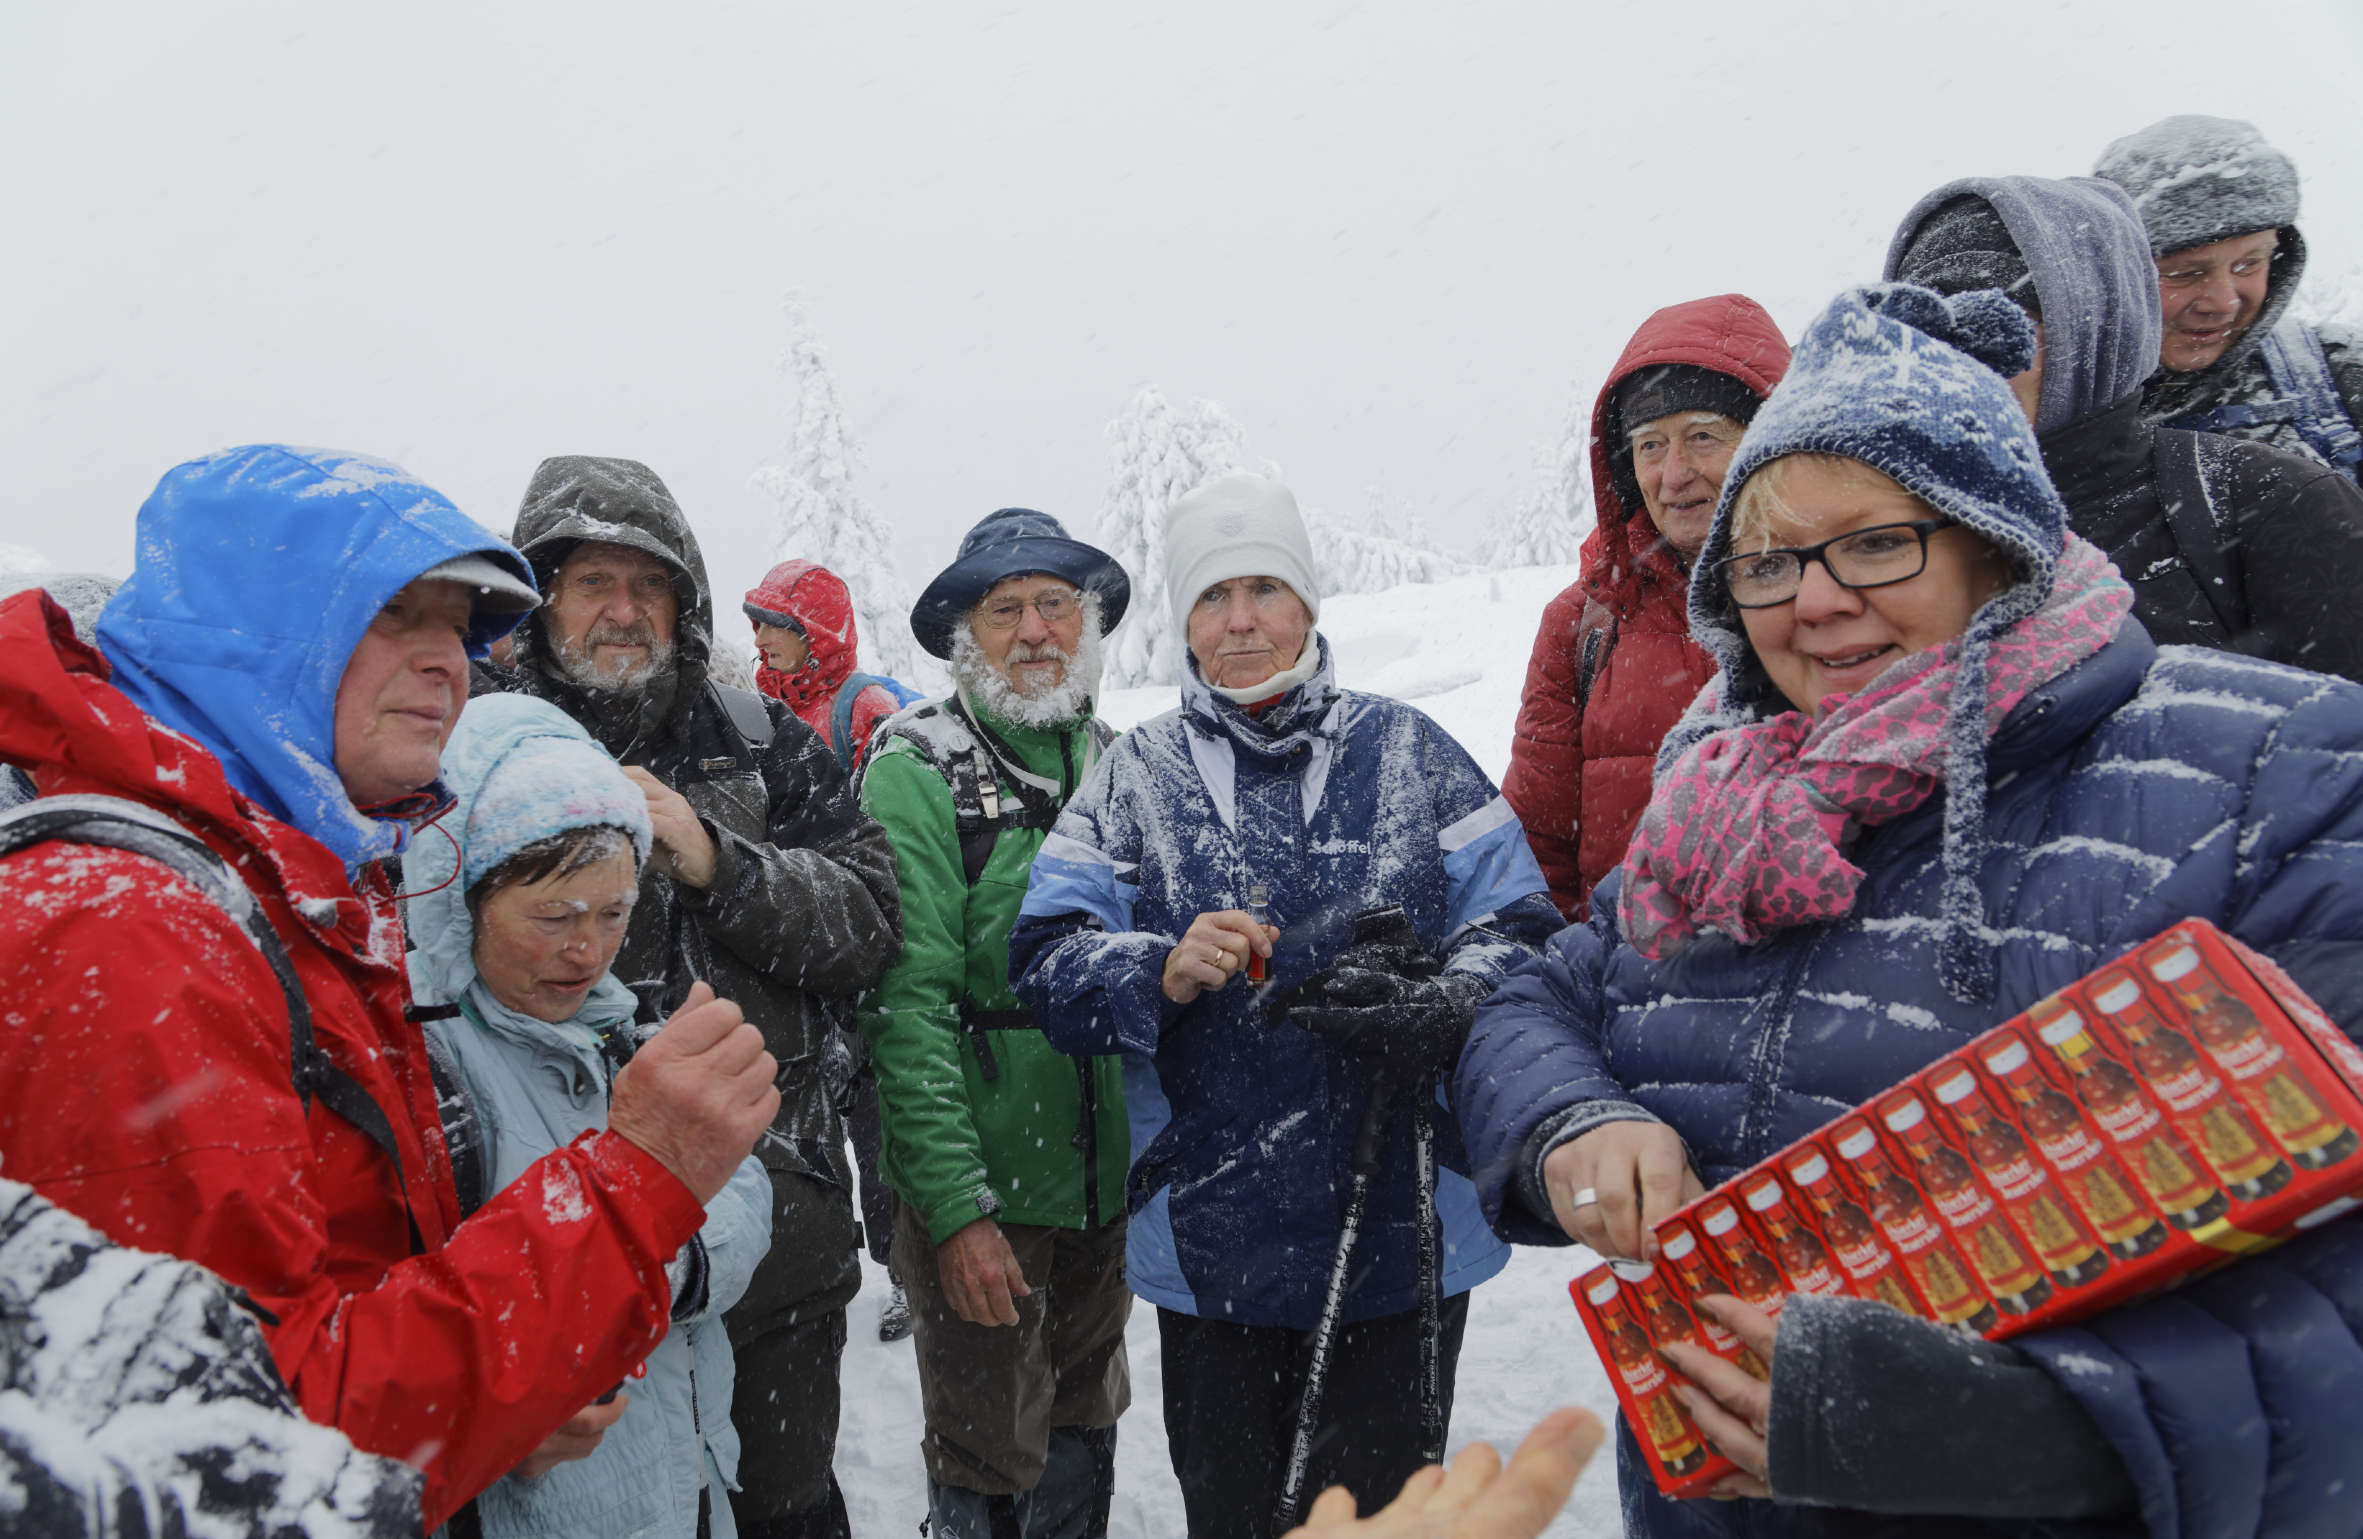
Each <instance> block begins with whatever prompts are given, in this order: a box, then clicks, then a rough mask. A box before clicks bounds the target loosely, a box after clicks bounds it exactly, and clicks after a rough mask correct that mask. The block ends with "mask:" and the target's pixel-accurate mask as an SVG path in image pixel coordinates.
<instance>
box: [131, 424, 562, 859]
mask: <svg viewBox="0 0 2363 1539" xmlns="http://www.w3.org/2000/svg"><path fill="white" fill-rule="evenodd" d="M469 555H481V556H486V557H489V558H491V559H492V560H493V561H495V562H496V563H498V564H499V565H501V566H503V567H506V568H508V569H510V570H512V571H514V572H516V573H517V574H518V576H520V577H524V576H526V575H527V571H526V566H525V563H524V561H523V560H522V558H520V557H519V555H518V553H517V552H516V551H514V550H512V549H510V548H509V547H508V546H507V545H505V544H503V543H502V542H501V540H500V537H499V536H497V535H495V534H493V533H492V532H491V531H489V530H486V529H484V528H481V527H480V526H478V525H477V524H476V523H475V522H474V521H473V520H471V519H469V518H468V516H467V515H466V514H464V513H462V512H460V510H459V509H458V508H456V507H454V506H453V505H452V504H451V502H450V500H449V499H448V498H446V497H444V496H443V494H442V493H440V492H438V491H436V490H435V489H434V488H432V487H430V486H427V485H425V484H424V483H422V482H420V481H419V480H417V479H416V478H415V477H413V476H411V475H410V474H409V473H408V472H407V471H404V470H402V469H401V468H400V467H398V466H395V465H389V464H387V463H386V462H385V461H383V460H374V459H368V458H365V457H363V456H361V455H357V454H344V453H339V452H337V451H334V450H327V449H294V448H289V447H287V446H285V445H282V444H256V445H250V446H248V447H245V448H239V449H225V450H223V451H222V452H221V453H219V454H214V455H210V456H208V457H206V458H204V459H198V460H191V461H189V462H188V463H187V464H184V465H179V466H175V467H174V468H173V469H172V470H170V471H167V472H166V473H165V475H164V479H163V480H161V481H159V482H158V483H157V484H156V490H155V492H154V493H153V494H152V495H151V496H150V497H149V498H148V500H147V502H146V503H145V504H144V505H142V507H141V508H140V511H139V523H138V554H137V557H136V560H135V564H134V566H133V568H132V573H131V576H130V577H128V578H126V579H125V580H124V583H123V586H122V587H121V588H119V589H118V590H116V593H115V596H114V598H113V599H112V600H110V601H109V602H108V604H107V607H106V609H105V611H104V612H103V614H102V615H101V616H100V619H99V625H98V646H99V650H100V651H102V652H103V653H105V654H106V658H107V661H108V663H109V664H110V665H111V666H112V668H113V670H114V683H115V687H116V688H118V689H120V690H121V691H122V692H123V693H124V694H125V695H127V696H129V697H130V698H131V700H132V702H133V703H134V704H135V705H137V706H138V707H139V708H140V709H141V710H143V711H145V712H147V713H148V714H149V715H150V716H153V717H155V718H156V719H157V720H158V721H160V722H162V723H164V725H166V726H168V727H171V728H172V729H173V730H175V731H177V732H182V733H186V734H187V735H188V736H189V737H191V738H194V739H195V740H196V741H197V742H198V743H200V744H202V745H203V746H204V748H205V749H206V750H207V751H208V752H209V753H211V754H212V755H213V756H214V757H215V758H216V759H218V760H219V761H221V765H222V769H223V772H224V773H225V774H226V775H228V777H229V780H230V783H231V784H232V785H234V786H236V787H237V788H238V789H239V790H240V791H242V792H244V793H245V794H246V795H248V796H249V797H252V798H253V799H254V800H255V801H256V802H258V803H260V804H261V805H262V806H263V808H264V809H265V810H267V811H268V812H270V813H271V815H272V816H274V817H276V818H278V819H280V820H281V821H282V822H285V823H290V824H292V825H294V826H295V827H296V828H299V829H301V830H302V831H303V832H305V833H307V834H309V835H311V836H312V837H313V838H314V839H317V840H319V841H320V842H321V843H322V844H324V845H326V846H328V848H329V849H331V850H333V851H335V852H336V855H337V857H338V858H339V859H340V860H342V861H343V862H344V863H345V865H346V867H347V868H348V869H354V868H358V867H359V866H361V865H364V864H366V863H367V862H369V861H373V860H378V859H382V858H384V857H385V856H388V855H392V854H394V853H395V852H396V851H398V850H400V849H401V848H402V845H403V842H404V839H405V836H406V832H407V830H406V827H405V825H404V824H403V823H402V822H399V821H395V820H394V818H393V817H392V816H377V817H373V816H371V815H370V814H368V813H364V812H362V811H361V810H360V809H358V808H356V807H355V806H354V805H353V803H352V800H351V799H350V798H349V797H348V796H347V795H346V794H345V789H344V782H343V781H342V780H341V779H339V778H338V775H337V770H336V692H337V686H338V685H339V683H341V682H342V680H343V678H344V672H345V665H346V664H347V663H348V662H349V661H351V659H352V656H353V648H354V647H355V646H356V645H357V644H358V643H359V642H360V640H361V634H362V632H363V631H365V630H366V629H368V627H369V623H370V622H371V621H372V620H374V619H375V618H376V617H377V612H378V611H379V610H380V609H382V608H384V607H385V605H386V601H387V600H388V599H391V598H392V597H393V596H394V595H395V594H396V593H398V592H400V591H401V589H402V588H403V587H404V585H406V584H408V583H409V582H411V581H412V580H413V579H415V578H417V577H419V576H421V575H422V574H424V573H425V572H427V571H428V570H430V569H432V568H434V567H437V566H440V565H442V564H443V563H444V562H446V561H450V560H453V559H455V558H458V557H462V556H469ZM516 620H517V617H516V616H515V615H514V614H497V613H490V612H487V610H486V609H485V608H484V607H482V606H480V607H479V608H478V609H477V611H476V617H475V619H474V621H473V623H472V626H471V628H470V631H469V635H468V651H469V653H470V655H471V656H476V657H481V656H483V655H484V650H485V648H487V647H488V646H490V645H491V644H492V642H493V641H494V640H495V639H497V638H498V637H500V636H501V635H503V634H505V633H506V632H507V631H508V630H509V629H510V628H511V627H512V626H513V625H515V624H516ZM443 800H444V796H443V792H442V789H441V786H440V783H437V784H435V785H433V786H430V787H428V788H425V793H424V794H423V795H422V797H419V798H413V799H410V800H409V801H406V802H405V804H404V806H403V808H402V809H401V815H402V816H411V815H415V814H418V813H422V812H424V811H425V810H427V809H428V808H431V807H432V806H435V805H439V804H440V803H441V802H442V801H443Z"/></svg>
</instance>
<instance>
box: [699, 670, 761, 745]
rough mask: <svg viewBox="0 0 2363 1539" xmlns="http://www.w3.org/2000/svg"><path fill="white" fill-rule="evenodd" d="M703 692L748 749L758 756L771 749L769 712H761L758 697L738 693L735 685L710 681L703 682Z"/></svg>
mask: <svg viewBox="0 0 2363 1539" xmlns="http://www.w3.org/2000/svg"><path fill="white" fill-rule="evenodd" d="M706 689H707V690H708V691H709V692H710V693H711V694H712V695H713V697H714V699H715V702H716V703H717V704H719V705H720V706H721V707H722V712H723V714H724V715H726V716H728V717H729V718H730V725H731V726H732V727H733V728H735V729H736V730H737V732H738V735H739V736H740V737H742V738H744V739H746V744H747V746H748V747H749V748H751V749H753V750H754V751H755V752H756V753H761V752H762V751H763V750H764V749H766V748H769V747H770V746H771V738H772V732H773V728H772V724H771V712H770V711H768V710H766V709H765V708H764V705H763V697H762V696H761V695H758V694H756V693H755V692H754V691H753V690H751V689H741V688H739V687H738V686H737V685H735V684H724V683H722V682H721V681H720V680H718V679H713V678H709V679H707V680H706Z"/></svg>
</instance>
